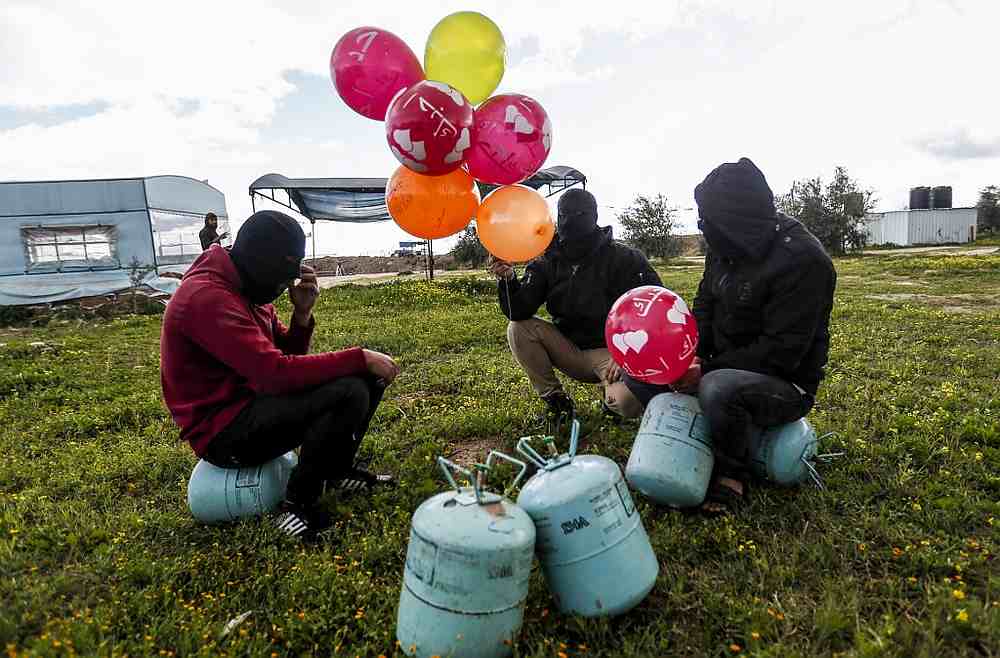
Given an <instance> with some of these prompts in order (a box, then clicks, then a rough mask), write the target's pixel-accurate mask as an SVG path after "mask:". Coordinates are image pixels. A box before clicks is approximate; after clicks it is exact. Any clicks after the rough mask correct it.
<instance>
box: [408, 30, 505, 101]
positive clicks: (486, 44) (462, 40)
mask: <svg viewBox="0 0 1000 658" xmlns="http://www.w3.org/2000/svg"><path fill="white" fill-rule="evenodd" d="M506 66H507V44H506V43H504V40H503V34H501V33H500V28H499V27H497V25H496V23H494V22H493V21H491V20H490V19H488V18H486V17H485V16H483V15H482V14H480V13H479V12H475V11H460V12H458V13H456V14H452V15H450V16H446V17H445V18H443V19H442V20H441V22H439V23H438V24H437V25H435V26H434V29H433V30H431V36H430V37H429V38H428V39H427V48H426V49H425V50H424V72H425V73H426V74H427V79H428V80H437V81H438V82H447V83H448V84H449V85H451V86H452V87H455V88H456V89H458V90H459V91H460V92H462V93H463V94H464V95H465V97H466V98H467V99H469V102H470V103H472V104H473V105H479V104H480V103H482V102H483V101H484V100H486V99H487V98H489V97H490V94H492V93H493V90H494V89H496V88H497V85H499V84H500V79H501V78H503V72H504V68H505V67H506Z"/></svg>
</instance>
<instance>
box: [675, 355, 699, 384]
mask: <svg viewBox="0 0 1000 658" xmlns="http://www.w3.org/2000/svg"><path fill="white" fill-rule="evenodd" d="M700 383H701V359H699V358H698V357H695V358H694V361H692V362H691V365H689V366H688V369H687V372H685V373H684V374H683V375H681V378H680V379H678V380H677V381H676V382H674V384H673V387H674V390H675V391H677V392H679V393H695V392H697V391H698V384H700Z"/></svg>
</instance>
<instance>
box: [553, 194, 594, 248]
mask: <svg viewBox="0 0 1000 658" xmlns="http://www.w3.org/2000/svg"><path fill="white" fill-rule="evenodd" d="M557 231H558V237H559V250H560V251H561V252H562V253H563V254H565V255H566V257H567V258H568V259H569V260H571V261H578V260H583V259H584V258H586V257H587V256H589V255H590V254H591V253H592V252H593V251H594V250H595V249H596V248H597V247H598V246H599V245H600V244H601V242H602V241H603V237H604V235H603V233H602V232H601V230H600V229H599V228H598V227H597V200H596V199H595V198H594V195H593V194H591V193H590V192H588V191H587V190H580V189H575V190H568V191H567V192H565V193H564V194H563V195H562V197H561V198H560V199H559V220H558V223H557Z"/></svg>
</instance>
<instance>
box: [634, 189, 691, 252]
mask: <svg viewBox="0 0 1000 658" xmlns="http://www.w3.org/2000/svg"><path fill="white" fill-rule="evenodd" d="M618 221H619V222H621V224H622V228H624V229H625V232H624V234H623V235H622V238H623V239H624V240H625V242H627V243H628V244H629V245H631V246H633V247H635V248H636V249H638V250H639V251H641V252H643V253H644V254H646V255H647V256H651V257H659V258H670V257H672V256H676V255H678V254H680V253H681V241H680V239H679V238H678V237H677V236H676V235H674V234H673V231H674V216H673V210H672V209H671V208H670V207H668V206H667V197H665V196H663V195H662V194H657V195H656V196H655V197H652V198H650V197H647V196H644V195H641V194H640V195H639V196H637V197H636V198H635V201H633V202H632V205H630V206H629V207H628V208H626V209H625V210H623V211H622V212H620V213H618Z"/></svg>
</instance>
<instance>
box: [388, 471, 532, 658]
mask: <svg viewBox="0 0 1000 658" xmlns="http://www.w3.org/2000/svg"><path fill="white" fill-rule="evenodd" d="M494 459H503V460H506V461H509V462H512V463H514V464H515V465H517V466H519V467H520V469H521V471H520V474H519V475H518V476H517V478H516V479H515V480H514V483H513V484H512V485H511V487H510V488H513V487H514V486H516V484H517V483H518V482H519V481H520V480H521V478H522V477H524V473H525V470H526V467H525V464H524V463H523V462H521V461H518V460H516V459H512V458H511V457H508V456H507V455H504V454H502V453H498V452H491V453H490V454H489V456H488V457H487V459H486V463H485V464H482V465H477V469H478V471H479V472H478V473H476V474H475V475H473V473H471V472H470V471H469V470H468V469H465V468H462V467H460V466H457V465H455V464H453V463H451V462H449V461H448V460H446V459H443V458H438V465H439V466H440V467H441V470H442V471H444V473H445V477H446V478H447V479H448V482H449V483H450V484H451V486H452V490H450V491H447V492H445V493H440V494H437V495H436V496H433V497H431V498H429V499H428V500H426V501H424V503H423V504H422V505H420V507H418V508H417V511H416V512H414V514H413V520H412V522H411V526H410V543H409V546H408V547H407V550H406V566H405V567H404V569H403V588H402V592H401V593H400V597H399V614H398V616H397V622H396V638H397V639H398V640H399V642H400V645H401V648H402V650H403V651H404V652H405V653H406V654H407V655H410V656H419V657H420V658H429V657H430V656H463V657H469V658H499V657H501V656H508V655H510V654H511V652H512V644H513V642H514V641H515V640H516V639H517V637H518V635H519V633H520V631H521V623H522V622H523V620H524V602H525V600H526V599H527V597H528V581H529V579H530V577H531V564H532V560H533V558H534V551H535V526H534V524H533V523H532V521H531V518H530V517H529V516H528V515H527V514H526V513H525V512H524V510H523V509H521V508H520V507H518V506H517V505H515V504H514V503H513V502H511V501H510V500H508V499H507V498H505V497H504V496H502V495H499V494H496V493H492V492H489V491H484V490H483V489H482V488H481V485H480V478H479V476H480V475H481V474H488V473H489V471H490V469H491V468H492V467H493V464H494ZM452 470H454V471H457V472H460V473H464V474H465V475H466V476H467V477H468V478H469V481H470V482H471V483H472V486H471V487H459V486H458V485H457V484H456V483H455V480H454V478H453V477H452V474H451V471H452Z"/></svg>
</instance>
